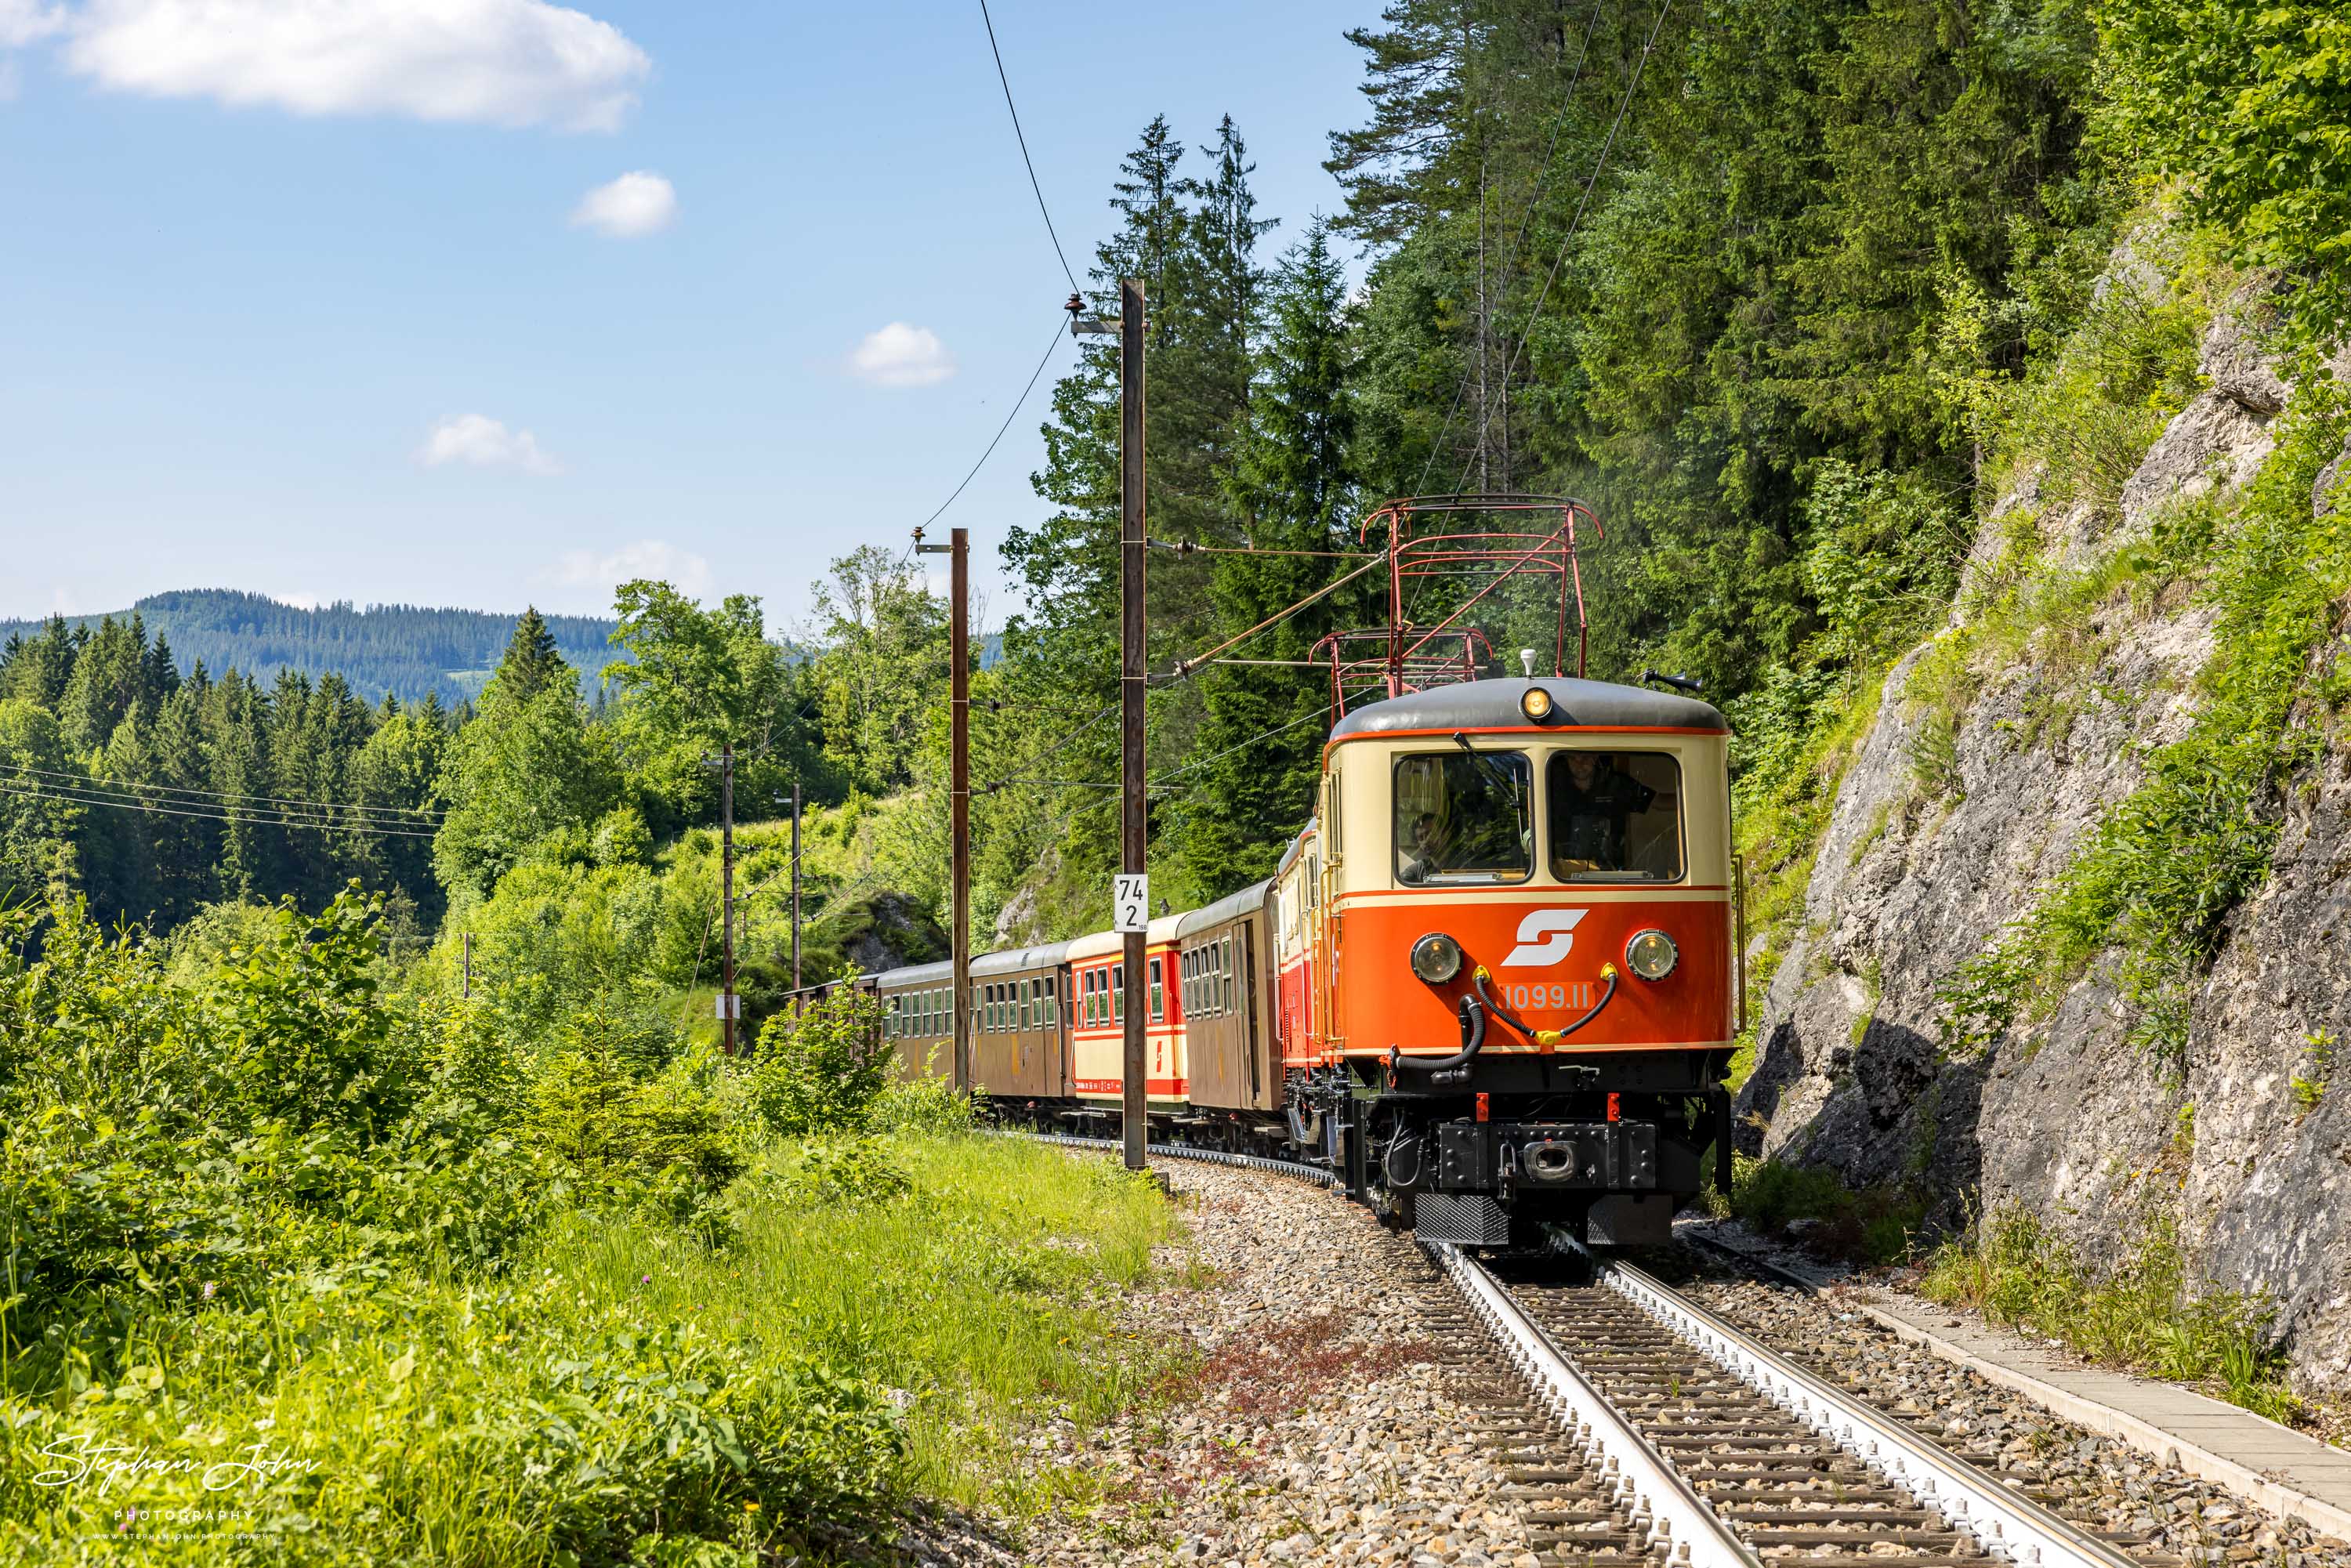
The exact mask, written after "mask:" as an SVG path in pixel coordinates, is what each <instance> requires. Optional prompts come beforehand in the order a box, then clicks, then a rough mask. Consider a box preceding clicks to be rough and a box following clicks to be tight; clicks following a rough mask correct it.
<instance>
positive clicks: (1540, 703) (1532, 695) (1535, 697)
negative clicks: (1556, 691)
mask: <svg viewBox="0 0 2351 1568" xmlns="http://www.w3.org/2000/svg"><path fill="white" fill-rule="evenodd" d="M1519 711H1520V713H1522V714H1524V715H1526V716H1528V717H1529V718H1531V719H1532V720H1534V721H1535V723H1537V724H1541V723H1542V722H1544V721H1545V720H1546V719H1548V718H1550V717H1551V694H1550V693H1549V692H1547V691H1545V690H1543V689H1542V687H1541V686H1529V687H1528V688H1527V693H1526V695H1524V696H1522V697H1520V699H1519Z"/></svg>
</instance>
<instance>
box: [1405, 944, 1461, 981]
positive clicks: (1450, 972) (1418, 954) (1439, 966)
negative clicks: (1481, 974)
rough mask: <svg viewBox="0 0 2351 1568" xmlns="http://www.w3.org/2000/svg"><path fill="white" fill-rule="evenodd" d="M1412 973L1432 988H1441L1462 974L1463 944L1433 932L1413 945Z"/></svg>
mask: <svg viewBox="0 0 2351 1568" xmlns="http://www.w3.org/2000/svg"><path fill="white" fill-rule="evenodd" d="M1412 972H1413V973H1414V974H1416V975H1418V976H1419V977H1421V978H1422V979H1424V980H1426V981H1427V982H1428V983H1429V984H1430V985H1432V986H1441V985H1443V984H1444V983H1445V982H1446V981H1447V980H1449V979H1451V978H1452V977H1454V976H1456V975H1458V974H1459V973H1460V972H1461V944H1460V943H1458V942H1456V941H1455V940H1454V939H1453V938H1452V937H1450V936H1447V935H1445V933H1444V932H1442V931H1432V932H1430V933H1429V934H1428V935H1427V936H1424V937H1422V938H1421V939H1420V940H1419V941H1417V942H1416V943H1414V944H1413V945H1412Z"/></svg>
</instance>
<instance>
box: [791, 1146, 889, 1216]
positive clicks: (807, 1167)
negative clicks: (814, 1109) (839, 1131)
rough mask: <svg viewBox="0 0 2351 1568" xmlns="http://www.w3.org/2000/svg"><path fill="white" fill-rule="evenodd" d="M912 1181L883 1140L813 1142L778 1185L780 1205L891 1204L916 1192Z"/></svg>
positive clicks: (802, 1148) (812, 1206) (801, 1152)
mask: <svg viewBox="0 0 2351 1568" xmlns="http://www.w3.org/2000/svg"><path fill="white" fill-rule="evenodd" d="M912 1191H914V1177H912V1176H909V1175H907V1174H906V1169H905V1167H904V1166H902V1165H900V1164H899V1163H898V1162H897V1161H896V1160H894V1159H893V1158H892V1157H891V1155H890V1149H889V1145H886V1144H884V1143H883V1142H882V1140H880V1139H879V1138H873V1137H853V1138H814V1139H810V1141H809V1142H808V1143H807V1144H806V1145H803V1146H802V1147H801V1149H800V1155H799V1164H798V1165H797V1166H794V1167H793V1168H792V1169H791V1171H790V1172H789V1175H787V1176H785V1177H784V1179H783V1180H782V1181H780V1182H779V1183H778V1184H777V1186H776V1189H775V1193H776V1197H777V1200H778V1201H779V1202H783V1203H794V1204H803V1205H806V1206H807V1207H810V1208H821V1207H825V1206H826V1205H828V1204H835V1203H840V1204H872V1203H887V1202H889V1201H890V1200H891V1199H893V1198H898V1197H905V1196H906V1194H908V1193H910V1192H912Z"/></svg>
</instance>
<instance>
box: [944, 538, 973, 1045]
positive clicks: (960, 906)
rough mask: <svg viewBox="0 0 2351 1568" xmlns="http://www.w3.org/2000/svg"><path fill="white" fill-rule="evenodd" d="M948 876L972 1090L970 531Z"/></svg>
mask: <svg viewBox="0 0 2351 1568" xmlns="http://www.w3.org/2000/svg"><path fill="white" fill-rule="evenodd" d="M947 537H948V538H949V540H950V541H952V542H951V543H950V545H949V547H948V558H947V559H948V561H949V563H950V566H949V571H948V579H949V584H950V586H949V588H948V595H949V598H950V600H951V601H952V602H951V603H950V605H949V607H948V610H947V622H948V627H949V635H950V636H952V637H953V638H954V642H955V646H954V647H953V649H952V650H950V652H949V653H948V666H947V667H948V670H949V672H950V675H949V682H950V688H951V689H950V693H949V695H950V700H951V701H952V703H953V705H954V706H953V711H952V712H951V713H950V714H949V715H948V725H947V729H948V737H949V739H948V759H947V792H948V796H949V805H948V811H949V821H948V824H947V833H948V855H949V861H950V863H949V866H948V875H949V877H950V879H951V880H952V882H953V883H954V887H953V889H952V896H953V899H954V902H955V916H954V923H955V1009H956V1014H955V1075H956V1088H957V1089H961V1090H965V1091H967V1092H968V1091H969V1090H970V1088H971V530H970V529H969V528H955V529H952V530H950V531H949V533H948V536H947Z"/></svg>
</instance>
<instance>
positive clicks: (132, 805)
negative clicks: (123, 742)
mask: <svg viewBox="0 0 2351 1568" xmlns="http://www.w3.org/2000/svg"><path fill="white" fill-rule="evenodd" d="M0 793H6V794H11V795H17V796H21V797H24V798H25V799H27V800H50V801H55V802H57V804H60V805H68V806H111V807H113V808H114V809H115V810H120V811H143V812H146V813H147V814H149V815H150V816H161V817H192V818H194V819H196V820H198V821H207V822H231V823H235V822H246V823H251V824H253V825H255V826H256V827H264V828H290V829H295V830H298V831H308V832H336V833H357V834H360V836H362V837H365V838H376V839H430V838H434V837H436V836H437V835H436V834H434V833H423V832H416V831H411V830H409V829H404V828H387V827H383V826H381V825H379V824H375V823H370V822H337V821H304V820H298V819H296V818H292V817H286V816H275V817H273V816H264V815H254V816H229V815H227V814H226V813H225V812H216V811H193V810H177V809H175V808H172V807H170V806H147V805H141V803H139V802H138V801H136V800H108V799H106V798H104V797H102V796H100V797H85V796H81V795H75V794H61V793H55V792H53V791H51V790H49V789H37V788H32V787H28V786H26V785H22V784H12V783H10V782H8V781H7V780H6V779H0Z"/></svg>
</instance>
